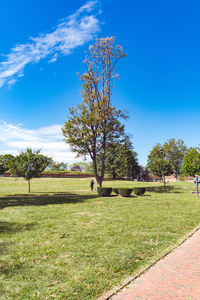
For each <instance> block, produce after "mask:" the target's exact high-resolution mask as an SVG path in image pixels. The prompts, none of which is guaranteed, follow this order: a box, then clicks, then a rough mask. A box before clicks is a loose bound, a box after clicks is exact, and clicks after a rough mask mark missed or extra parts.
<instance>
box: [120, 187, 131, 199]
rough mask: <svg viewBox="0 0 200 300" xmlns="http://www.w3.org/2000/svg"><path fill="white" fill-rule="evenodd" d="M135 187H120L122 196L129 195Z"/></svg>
mask: <svg viewBox="0 0 200 300" xmlns="http://www.w3.org/2000/svg"><path fill="white" fill-rule="evenodd" d="M132 190H133V189H126V188H122V189H118V191H119V194H120V196H122V197H129V196H130V195H131V193H132Z"/></svg>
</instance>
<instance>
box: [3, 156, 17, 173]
mask: <svg viewBox="0 0 200 300" xmlns="http://www.w3.org/2000/svg"><path fill="white" fill-rule="evenodd" d="M13 158H14V156H13V155H11V154H3V155H0V174H3V173H4V172H6V171H7V170H8V169H9V168H10V165H11V163H12V160H13Z"/></svg>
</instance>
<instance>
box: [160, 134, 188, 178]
mask: <svg viewBox="0 0 200 300" xmlns="http://www.w3.org/2000/svg"><path fill="white" fill-rule="evenodd" d="M163 149H164V152H165V156H166V159H167V160H168V161H169V162H170V164H171V168H172V172H173V174H175V176H176V179H177V178H178V175H180V173H181V166H182V163H183V158H184V156H185V154H186V153H187V147H186V145H185V144H184V141H183V140H181V139H179V140H177V141H176V140H175V139H174V138H173V139H169V140H168V141H167V142H166V143H164V145H163Z"/></svg>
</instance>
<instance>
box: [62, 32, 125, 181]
mask: <svg viewBox="0 0 200 300" xmlns="http://www.w3.org/2000/svg"><path fill="white" fill-rule="evenodd" d="M124 56H126V54H125V53H124V51H123V50H122V47H121V46H120V45H117V44H115V40H114V38H113V37H107V38H101V39H97V40H96V42H95V43H94V45H91V46H90V47H89V50H88V53H87V55H86V59H85V65H86V72H85V74H83V75H82V76H80V79H81V80H82V91H81V94H82V98H83V101H82V103H80V104H79V105H77V106H76V107H72V108H71V109H70V117H69V118H68V120H67V122H66V123H65V125H64V127H63V129H62V130H63V135H64V137H65V140H66V142H67V143H68V144H69V145H70V148H71V150H72V151H74V152H76V153H77V156H83V157H87V156H88V155H89V156H90V158H91V159H92V162H93V168H94V176H95V179H96V181H97V184H98V185H99V186H101V185H102V181H103V179H104V174H105V158H106V149H107V147H108V146H109V145H110V144H111V143H117V142H118V141H119V139H120V138H121V136H122V135H123V133H124V126H123V125H122V124H121V122H120V118H126V117H127V116H126V115H125V114H124V113H123V112H122V111H121V110H116V108H115V107H114V106H113V105H112V103H111V94H112V88H113V85H114V82H115V80H116V79H117V78H118V74H117V73H116V65H117V63H118V61H119V60H120V59H121V58H123V57H124ZM99 154H101V157H102V164H101V170H100V171H99V172H98V170H97V156H98V155H99Z"/></svg>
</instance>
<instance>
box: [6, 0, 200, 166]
mask: <svg viewBox="0 0 200 300" xmlns="http://www.w3.org/2000/svg"><path fill="white" fill-rule="evenodd" d="M199 10H200V3H199V2H198V1H195V0H193V1H184V0H168V1H160V0H157V1H156V0H151V1H149V0H140V1H136V0H132V1H130V0H123V1H120V0H99V1H98V0H97V1H82V0H79V1H78V0H75V1H66V0H56V1H55V0H49V1H41V0H40V1H39V0H34V1H33V0H29V1H26V0H7V1H1V3H0V26H1V28H2V30H1V31H0V41H1V42H0V44H1V47H0V54H1V55H0V99H1V109H0V153H13V154H16V153H18V152H19V151H20V150H23V149H25V148H26V147H27V146H31V147H33V148H35V149H38V148H42V152H43V153H45V154H48V155H50V156H53V158H54V159H55V160H57V161H68V162H70V163H71V162H73V161H75V156H74V154H72V153H71V152H70V151H69V148H68V146H67V145H66V144H65V143H64V142H63V137H62V134H61V131H60V128H61V126H62V125H63V124H64V122H65V121H66V117H67V114H68V108H69V106H70V105H71V104H77V103H79V102H80V101H81V98H80V81H79V79H78V77H77V75H76V73H77V72H79V73H82V72H83V71H84V66H83V64H82V61H83V59H84V51H85V50H86V49H87V48H88V46H89V44H91V43H93V41H94V40H95V38H96V37H106V36H115V37H116V41H117V42H118V43H119V44H121V45H122V46H123V48H124V50H125V51H126V52H127V57H126V58H124V59H123V60H121V62H120V69H119V73H120V81H119V82H117V83H116V87H115V88H114V90H113V100H112V101H113V104H115V105H116V106H117V107H119V108H121V109H126V110H127V111H128V112H129V114H130V119H129V121H128V122H127V123H126V130H127V132H128V133H129V134H131V135H132V141H133V145H134V148H135V150H136V151H137V152H138V158H139V162H140V164H142V165H145V164H146V159H147V155H148V153H149V151H150V150H151V148H152V147H153V145H155V144H156V143H158V142H160V143H162V142H165V141H166V140H167V139H169V138H172V137H173V138H176V139H178V138H182V139H183V140H184V141H185V143H186V144H187V145H188V146H198V145H199V140H198V136H199V134H198V132H197V130H198V128H199V115H200V34H199V32H200V18H199Z"/></svg>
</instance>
